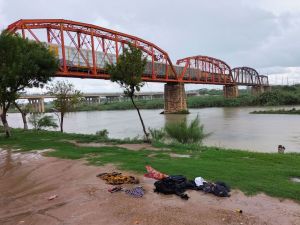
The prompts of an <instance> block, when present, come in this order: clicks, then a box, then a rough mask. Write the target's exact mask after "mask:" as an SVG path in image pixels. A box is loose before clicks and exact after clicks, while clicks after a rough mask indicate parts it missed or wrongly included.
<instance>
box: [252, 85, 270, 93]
mask: <svg viewBox="0 0 300 225" xmlns="http://www.w3.org/2000/svg"><path fill="white" fill-rule="evenodd" d="M265 91H267V88H265V87H264V86H253V87H252V88H251V94H252V95H259V94H262V93H264V92H265Z"/></svg>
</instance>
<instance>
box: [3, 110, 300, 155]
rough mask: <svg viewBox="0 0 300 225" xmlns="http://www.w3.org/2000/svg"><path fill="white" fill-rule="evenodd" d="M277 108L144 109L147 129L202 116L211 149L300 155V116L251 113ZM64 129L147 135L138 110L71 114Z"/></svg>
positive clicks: (16, 119)
mask: <svg viewBox="0 0 300 225" xmlns="http://www.w3.org/2000/svg"><path fill="white" fill-rule="evenodd" d="M299 107H300V106H296V108H299ZM276 108H283V107H245V108H204V109H190V112H191V113H190V114H189V115H161V114H159V113H160V112H161V111H162V110H142V111H141V113H142V116H143V118H144V120H145V124H146V127H151V128H161V127H163V126H164V125H165V123H167V122H172V121H180V120H182V119H184V118H187V119H188V120H189V121H190V120H192V119H194V118H195V117H196V116H197V115H199V118H200V120H201V122H202V123H203V124H204V128H205V131H206V132H207V133H211V135H210V136H209V137H208V138H207V139H206V140H205V141H204V144H206V145H209V146H219V147H225V148H236V149H244V150H251V151H261V152H277V147H278V145H284V146H285V148H286V152H300V126H299V124H300V115H259V114H249V112H251V111H254V110H266V109H276ZM285 108H286V109H289V108H291V107H285ZM8 121H9V124H10V125H11V126H13V127H22V118H21V115H20V114H17V113H14V114H9V115H8ZM64 128H65V131H66V132H75V133H84V134H93V133H95V132H96V131H98V130H101V129H107V130H108V131H109V136H110V137H114V138H125V137H131V138H132V137H135V136H138V135H140V136H141V135H142V134H143V132H142V127H141V124H140V122H139V119H138V115H137V113H136V111H135V110H123V111H92V112H75V113H69V114H68V115H67V116H66V118H65V125H64Z"/></svg>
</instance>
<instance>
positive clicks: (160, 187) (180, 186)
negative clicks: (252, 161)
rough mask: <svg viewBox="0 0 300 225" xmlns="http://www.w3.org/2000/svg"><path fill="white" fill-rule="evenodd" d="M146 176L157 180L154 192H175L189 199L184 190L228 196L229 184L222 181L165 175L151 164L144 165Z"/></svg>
mask: <svg viewBox="0 0 300 225" xmlns="http://www.w3.org/2000/svg"><path fill="white" fill-rule="evenodd" d="M146 169H147V172H148V173H147V174H145V176H146V177H150V178H154V179H156V180H158V181H156V182H155V183H154V186H155V189H154V192H157V193H163V194H175V195H178V196H180V197H181V198H182V199H185V200H187V199H189V196H188V195H187V194H186V193H185V191H186V190H189V189H190V190H197V191H203V192H205V193H211V194H214V195H216V196H219V197H230V194H229V193H230V188H229V186H228V185H227V184H226V183H224V182H222V181H217V182H215V183H212V182H207V181H206V180H204V179H203V178H202V177H196V178H195V179H194V180H188V179H187V178H186V177H185V176H182V175H170V176H168V175H166V174H164V173H161V172H159V171H157V170H155V169H153V168H152V167H151V166H146Z"/></svg>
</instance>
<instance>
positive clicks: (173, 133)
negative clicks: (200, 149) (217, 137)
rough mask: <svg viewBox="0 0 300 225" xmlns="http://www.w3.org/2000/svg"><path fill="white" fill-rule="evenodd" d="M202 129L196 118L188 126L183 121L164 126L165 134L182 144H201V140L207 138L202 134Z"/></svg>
mask: <svg viewBox="0 0 300 225" xmlns="http://www.w3.org/2000/svg"><path fill="white" fill-rule="evenodd" d="M203 128H204V127H203V125H201V124H200V121H199V118H198V116H197V117H196V118H195V119H194V120H193V121H192V122H191V123H190V124H187V121H186V120H184V121H182V122H179V123H169V124H166V126H165V130H166V132H167V134H168V135H169V136H170V137H171V138H173V139H175V140H176V141H178V142H180V143H183V144H191V143H198V144H202V141H203V139H204V138H206V137H207V136H208V134H205V133H204V131H203Z"/></svg>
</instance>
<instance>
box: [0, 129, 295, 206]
mask: <svg viewBox="0 0 300 225" xmlns="http://www.w3.org/2000/svg"><path fill="white" fill-rule="evenodd" d="M67 139H72V140H74V139H76V140H79V141H82V142H88V141H97V137H96V136H93V135H75V134H61V133H59V132H46V131H40V132H35V131H28V132H23V131H22V130H19V129H14V130H13V137H11V138H9V139H7V138H4V137H2V136H0V147H6V148H8V147H11V148H14V149H16V148H21V149H22V150H24V151H28V150H40V149H46V148H53V149H55V150H56V151H54V152H50V153H48V155H49V156H55V157H60V158H68V159H80V158H86V159H87V160H88V161H89V162H90V163H91V164H94V165H103V164H106V163H114V164H116V165H118V167H119V168H120V169H124V170H131V171H136V172H138V173H144V172H145V165H148V164H150V165H152V166H153V167H154V168H156V169H158V170H160V171H162V172H165V173H168V174H183V175H186V176H187V177H189V178H190V179H192V178H194V177H196V176H202V177H204V178H206V179H208V180H211V181H216V180H222V181H225V182H227V183H228V184H230V185H231V186H232V187H233V188H238V189H240V190H242V191H243V192H245V193H247V194H255V193H259V192H264V193H266V194H268V195H270V196H275V197H283V198H290V199H294V200H297V201H300V184H297V183H292V182H291V181H290V180H289V179H290V177H300V154H284V155H280V154H266V153H253V152H245V151H234V150H222V149H218V148H213V147H201V148H196V147H194V146H183V145H171V146H168V148H170V149H172V150H171V152H175V153H183V154H191V155H192V157H191V158H170V156H169V155H168V153H170V151H168V152H166V151H163V150H162V151H150V150H141V151H130V150H127V149H124V148H120V147H117V146H113V147H101V148H100V147H98V148H93V147H76V146H75V145H73V144H70V143H67V142H66V141H65V140H67ZM155 146H156V147H166V146H165V145H163V144H160V143H157V144H155ZM151 154H155V155H154V156H149V155H151Z"/></svg>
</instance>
